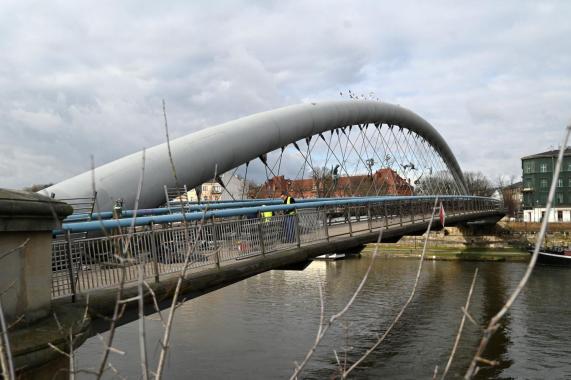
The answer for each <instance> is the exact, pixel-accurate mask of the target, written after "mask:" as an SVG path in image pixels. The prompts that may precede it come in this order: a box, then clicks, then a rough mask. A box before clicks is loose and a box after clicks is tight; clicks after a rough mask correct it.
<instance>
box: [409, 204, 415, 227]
mask: <svg viewBox="0 0 571 380" xmlns="http://www.w3.org/2000/svg"><path fill="white" fill-rule="evenodd" d="M409 203H410V222H411V224H414V212H415V207H414V203H413V201H412V199H411V200H410V201H409Z"/></svg>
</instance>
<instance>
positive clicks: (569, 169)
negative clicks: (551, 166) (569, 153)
mask: <svg viewBox="0 0 571 380" xmlns="http://www.w3.org/2000/svg"><path fill="white" fill-rule="evenodd" d="M567 171H568V172H571V162H568V163H567Z"/></svg>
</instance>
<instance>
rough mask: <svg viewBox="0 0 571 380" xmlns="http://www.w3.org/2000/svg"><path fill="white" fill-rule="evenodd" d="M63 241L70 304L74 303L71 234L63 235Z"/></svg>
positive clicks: (67, 232) (68, 232) (74, 290)
mask: <svg viewBox="0 0 571 380" xmlns="http://www.w3.org/2000/svg"><path fill="white" fill-rule="evenodd" d="M65 239H66V241H67V249H66V250H65V256H66V259H67V272H68V275H69V288H70V290H71V302H75V295H76V289H75V276H74V274H73V260H72V258H71V252H72V245H71V232H70V231H69V230H67V231H66V233H65Z"/></svg>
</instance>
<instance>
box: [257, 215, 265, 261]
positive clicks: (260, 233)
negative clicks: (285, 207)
mask: <svg viewBox="0 0 571 380" xmlns="http://www.w3.org/2000/svg"><path fill="white" fill-rule="evenodd" d="M263 223H264V221H263V220H262V218H260V220H259V221H258V237H259V239H260V251H262V255H265V254H266V245H265V243H264V226H262V224H263Z"/></svg>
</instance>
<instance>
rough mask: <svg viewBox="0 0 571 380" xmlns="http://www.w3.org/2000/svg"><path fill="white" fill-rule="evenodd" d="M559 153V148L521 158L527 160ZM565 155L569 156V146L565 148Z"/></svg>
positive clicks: (570, 153) (570, 148)
mask: <svg viewBox="0 0 571 380" xmlns="http://www.w3.org/2000/svg"><path fill="white" fill-rule="evenodd" d="M558 154H559V149H556V150H548V151H547V152H542V153H537V154H532V155H530V156H525V157H522V158H521V159H522V160H527V159H529V158H541V157H557V155H558ZM564 155H565V156H571V147H567V148H565V154H564Z"/></svg>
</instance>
